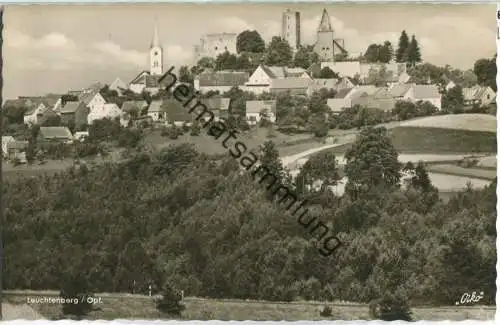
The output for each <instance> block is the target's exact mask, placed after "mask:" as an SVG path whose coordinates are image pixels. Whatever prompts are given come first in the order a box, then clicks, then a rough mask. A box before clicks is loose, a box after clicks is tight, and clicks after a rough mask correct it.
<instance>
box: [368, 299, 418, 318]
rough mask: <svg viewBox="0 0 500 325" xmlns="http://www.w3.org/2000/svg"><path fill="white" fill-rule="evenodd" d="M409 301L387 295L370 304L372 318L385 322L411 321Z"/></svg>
mask: <svg viewBox="0 0 500 325" xmlns="http://www.w3.org/2000/svg"><path fill="white" fill-rule="evenodd" d="M411 314H412V313H411V310H410V306H409V304H408V300H407V299H406V298H405V297H402V296H399V295H391V294H386V295H384V296H383V297H382V298H380V299H377V300H374V301H372V302H371V303H370V317H371V318H373V319H380V320H384V321H394V320H404V321H411V320H412V318H411Z"/></svg>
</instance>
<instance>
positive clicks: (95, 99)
mask: <svg viewBox="0 0 500 325" xmlns="http://www.w3.org/2000/svg"><path fill="white" fill-rule="evenodd" d="M78 100H79V101H81V102H83V103H84V104H85V106H87V107H88V108H89V115H90V114H92V115H99V114H102V112H103V111H104V104H106V100H105V99H104V97H102V95H101V93H100V89H99V88H97V87H95V88H91V89H86V90H84V91H83V92H81V93H80V95H79V96H78Z"/></svg>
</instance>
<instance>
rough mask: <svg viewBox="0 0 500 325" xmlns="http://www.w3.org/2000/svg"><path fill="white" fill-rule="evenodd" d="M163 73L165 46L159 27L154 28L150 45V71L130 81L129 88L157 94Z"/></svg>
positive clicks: (143, 72)
mask: <svg viewBox="0 0 500 325" xmlns="http://www.w3.org/2000/svg"><path fill="white" fill-rule="evenodd" d="M162 74H163V48H162V46H161V45H160V41H159V37H158V28H156V26H155V29H154V35H153V41H152V42H151V46H150V47H149V71H147V70H144V71H142V72H141V73H139V74H138V75H137V76H136V77H135V78H134V79H133V80H132V81H131V82H130V83H129V89H130V90H131V91H133V92H134V93H137V94H140V93H142V92H143V91H147V92H149V93H152V94H155V93H157V92H158V91H159V89H160V87H159V86H160V85H159V82H158V81H159V79H160V77H161V76H162Z"/></svg>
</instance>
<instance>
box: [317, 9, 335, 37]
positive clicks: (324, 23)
mask: <svg viewBox="0 0 500 325" xmlns="http://www.w3.org/2000/svg"><path fill="white" fill-rule="evenodd" d="M331 31H333V30H332V25H331V24H330V16H329V15H328V12H327V11H326V9H323V15H322V16H321V21H320V23H319V26H318V32H331Z"/></svg>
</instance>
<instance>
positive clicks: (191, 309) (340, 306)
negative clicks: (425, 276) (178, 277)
mask: <svg viewBox="0 0 500 325" xmlns="http://www.w3.org/2000/svg"><path fill="white" fill-rule="evenodd" d="M37 295H39V294H37ZM52 295H53V294H51V296H52ZM55 295H57V293H56V294H55ZM33 296H34V295H32V294H16V295H10V294H9V295H6V297H5V298H4V299H5V300H6V302H8V303H10V304H25V303H26V298H27V297H33ZM99 296H101V297H102V304H99V305H96V307H98V310H96V311H93V312H91V314H90V315H89V317H88V318H89V319H103V320H112V319H118V318H121V319H124V318H126V319H158V318H161V314H160V313H159V312H158V311H157V310H156V306H155V303H154V299H153V298H150V297H146V296H140V295H119V294H114V295H109V296H106V295H104V294H103V295H99ZM184 303H185V305H186V310H185V311H184V312H183V315H182V319H183V320H212V319H216V320H225V321H227V320H236V321H238V320H257V321H264V320H269V321H279V320H285V321H298V320H356V319H357V320H369V319H370V318H369V315H368V306H367V305H364V304H348V303H331V302H329V303H324V302H305V301H301V302H292V303H281V302H265V301H244V300H219V299H201V298H186V299H185V301H184ZM326 304H328V305H330V306H331V307H332V309H333V316H332V317H330V318H324V317H321V316H319V312H320V310H321V309H322V308H323V306H324V305H326ZM30 307H32V308H33V309H34V310H35V311H36V312H38V313H39V314H41V315H42V316H43V317H45V318H47V319H57V318H59V317H60V316H61V306H60V305H57V304H36V305H35V304H32V305H30ZM412 311H413V314H414V318H415V319H416V320H424V319H426V320H465V319H477V320H488V319H493V317H494V314H495V308H494V307H485V306H469V307H455V306H454V307H413V308H412Z"/></svg>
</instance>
